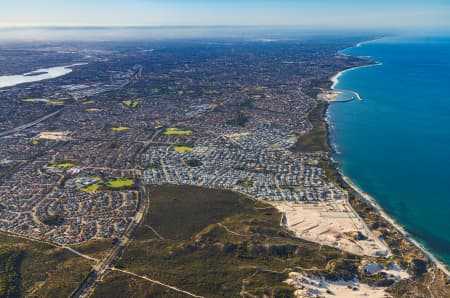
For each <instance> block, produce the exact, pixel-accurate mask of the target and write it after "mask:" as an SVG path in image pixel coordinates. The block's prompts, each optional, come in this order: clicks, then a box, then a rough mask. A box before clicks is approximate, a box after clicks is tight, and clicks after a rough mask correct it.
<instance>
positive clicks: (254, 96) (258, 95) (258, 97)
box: [250, 94, 263, 100]
mask: <svg viewBox="0 0 450 298" xmlns="http://www.w3.org/2000/svg"><path fill="white" fill-rule="evenodd" d="M262 97H263V96H262V95H260V94H251V95H250V98H251V99H255V100H258V99H261V98H262Z"/></svg>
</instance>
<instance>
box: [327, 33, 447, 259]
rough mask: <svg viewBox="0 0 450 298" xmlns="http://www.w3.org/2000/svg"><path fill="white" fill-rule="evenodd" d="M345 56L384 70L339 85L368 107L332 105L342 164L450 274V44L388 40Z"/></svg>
mask: <svg viewBox="0 0 450 298" xmlns="http://www.w3.org/2000/svg"><path fill="white" fill-rule="evenodd" d="M343 53H344V54H348V55H356V56H367V58H368V59H370V60H371V61H377V62H381V63H382V64H381V65H377V66H372V67H363V68H357V69H353V70H351V71H348V72H345V73H343V75H342V76H341V77H340V78H339V82H338V84H337V85H336V89H338V90H339V89H342V90H354V91H356V92H358V93H359V94H360V95H361V97H362V99H363V100H361V101H359V100H353V101H350V102H345V103H344V102H341V103H333V104H331V105H330V108H329V110H328V114H329V115H328V116H329V119H330V120H329V121H330V123H331V128H330V130H331V137H332V141H333V143H334V144H335V146H336V148H335V149H336V151H337V153H336V156H335V158H336V160H337V161H338V163H339V164H340V167H341V169H342V170H343V172H344V174H345V175H346V176H348V177H349V178H351V179H352V181H353V182H354V183H355V184H356V185H357V186H358V187H360V188H361V189H362V190H364V191H365V192H367V193H368V194H370V195H371V196H373V197H374V198H375V200H376V201H377V202H378V203H379V204H380V205H381V206H382V207H383V209H384V210H385V211H386V212H387V213H388V214H389V215H390V216H392V217H393V218H394V219H395V220H396V221H397V222H398V223H399V224H401V225H402V226H403V227H405V229H406V230H407V231H408V232H409V233H410V234H411V235H412V236H414V238H415V239H417V240H418V241H419V242H421V243H422V244H424V245H425V247H427V248H428V249H429V250H430V251H431V252H432V253H433V254H434V255H435V256H436V257H437V258H438V259H439V260H441V261H442V262H443V263H445V264H446V265H447V267H449V268H450V37H447V38H445V37H411V36H408V37H391V38H384V39H380V40H376V41H372V42H367V43H363V44H361V45H360V46H358V47H354V48H349V49H346V50H344V51H343ZM347 96H348V95H347Z"/></svg>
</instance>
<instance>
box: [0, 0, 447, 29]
mask: <svg viewBox="0 0 450 298" xmlns="http://www.w3.org/2000/svg"><path fill="white" fill-rule="evenodd" d="M3 2H6V3H3ZM0 3H1V10H0V26H3V27H5V26H52V25H58V26H217V25H219V26H233V25H234V26H310V27H319V28H331V27H339V28H361V29H367V28H380V29H384V28H389V29H399V30H414V29H415V28H423V29H425V30H427V29H433V28H437V29H443V28H445V29H447V28H450V3H449V1H442V0H428V1H417V0H410V1H405V0H398V1H388V0H378V1H370V2H369V1H355V0H342V1H335V0H334V1H333V0H322V1H312V0H304V1H294V0H278V1H276V0H259V1H257V0H244V1H237V0H228V1H219V0H183V1H182V0H128V1H119V0H109V1H107V0H96V1H88V0H78V1H64V0H63V1H61V0H59V1H57V0H38V1H36V0H34V1H33V0H15V1H1V2H0Z"/></svg>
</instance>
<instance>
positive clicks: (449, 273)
mask: <svg viewBox="0 0 450 298" xmlns="http://www.w3.org/2000/svg"><path fill="white" fill-rule="evenodd" d="M341 175H342V178H343V179H344V181H345V182H346V183H347V184H348V185H349V186H350V187H351V188H353V189H354V190H355V191H356V192H357V193H358V194H359V195H360V196H362V197H363V198H364V199H365V200H367V201H368V202H369V203H370V204H371V205H372V207H374V208H375V209H376V210H377V211H378V212H379V213H380V215H381V216H382V217H383V218H384V219H385V220H386V221H387V222H388V223H389V224H391V225H392V226H393V227H394V228H396V229H397V230H398V231H399V232H400V234H401V235H402V236H403V237H404V238H405V239H406V240H408V241H409V242H410V243H412V244H413V245H414V246H416V247H417V248H418V249H419V250H420V251H421V252H422V253H423V254H424V255H425V256H426V257H427V258H428V259H430V261H431V262H433V263H434V264H435V265H436V267H437V268H438V269H440V270H441V271H442V272H444V273H445V274H446V275H447V276H448V277H450V271H449V270H448V269H447V267H446V266H445V265H444V264H443V263H442V262H441V261H439V260H438V259H437V258H436V257H435V256H434V255H433V254H432V253H431V252H429V251H428V250H427V249H426V248H425V247H424V246H423V245H422V244H420V243H419V242H417V241H416V240H415V239H413V238H412V237H411V236H410V235H409V233H408V232H407V231H406V230H405V229H404V228H403V227H402V226H401V225H399V224H398V223H397V222H396V221H395V220H394V219H393V218H392V217H390V216H389V215H387V214H386V212H385V211H384V210H383V208H381V206H380V205H379V204H378V203H377V202H376V201H375V199H374V198H373V197H371V196H370V195H368V194H367V193H365V192H364V191H362V190H361V189H360V188H359V187H358V186H356V185H355V184H354V183H353V182H352V181H351V180H350V178H348V177H347V176H345V175H343V174H342V172H341Z"/></svg>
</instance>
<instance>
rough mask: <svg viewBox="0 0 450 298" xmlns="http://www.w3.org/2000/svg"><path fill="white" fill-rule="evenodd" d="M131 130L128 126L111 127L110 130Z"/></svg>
mask: <svg viewBox="0 0 450 298" xmlns="http://www.w3.org/2000/svg"><path fill="white" fill-rule="evenodd" d="M130 129H131V128H130V127H128V126H118V127H113V128H111V130H112V131H126V130H130Z"/></svg>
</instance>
